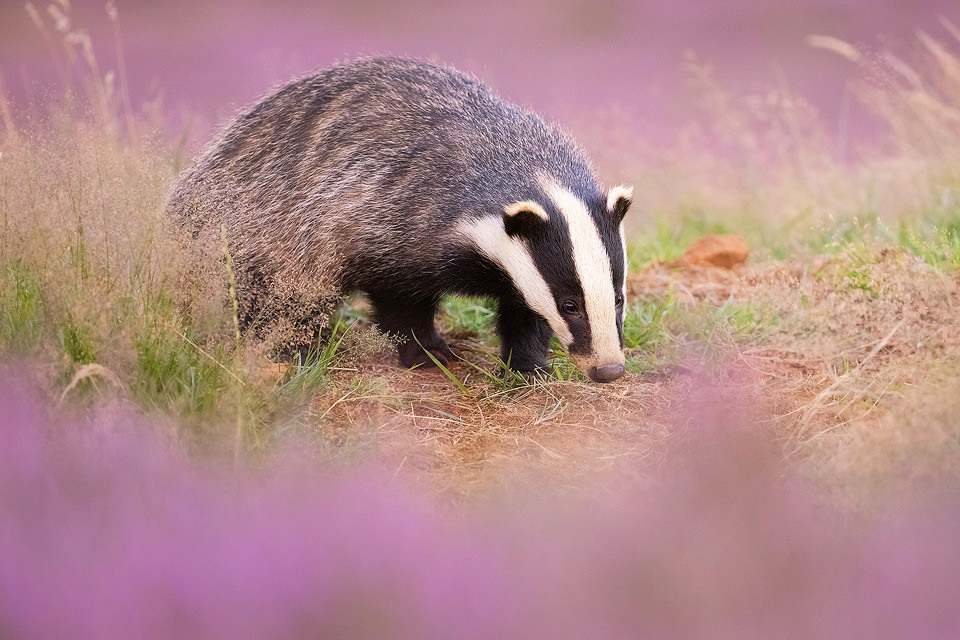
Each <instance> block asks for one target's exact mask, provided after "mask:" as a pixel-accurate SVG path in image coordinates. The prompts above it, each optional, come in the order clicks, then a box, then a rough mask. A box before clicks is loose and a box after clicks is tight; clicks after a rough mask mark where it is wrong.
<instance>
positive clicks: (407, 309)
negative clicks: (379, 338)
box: [369, 293, 453, 368]
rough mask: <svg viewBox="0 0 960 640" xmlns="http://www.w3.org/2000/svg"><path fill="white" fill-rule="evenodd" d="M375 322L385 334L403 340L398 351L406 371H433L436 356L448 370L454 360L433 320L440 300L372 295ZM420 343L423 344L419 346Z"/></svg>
mask: <svg viewBox="0 0 960 640" xmlns="http://www.w3.org/2000/svg"><path fill="white" fill-rule="evenodd" d="M369 297H370V302H371V303H372V304H373V310H374V322H376V323H377V325H378V326H379V327H380V330H381V331H383V332H384V333H386V334H388V335H390V336H393V337H396V338H400V340H401V343H400V345H399V346H398V347H397V352H398V354H399V355H400V364H402V365H403V366H405V367H411V368H412V367H416V366H421V367H433V366H435V364H436V363H434V361H433V359H431V358H430V356H429V355H427V352H430V354H432V355H433V357H434V358H436V359H437V360H438V361H439V362H440V364H442V365H443V366H447V365H448V364H450V362H451V361H452V360H453V352H452V351H450V348H449V347H448V346H447V343H446V342H444V340H443V338H442V337H440V334H439V333H438V332H437V327H436V325H435V324H434V322H433V318H434V316H435V315H436V313H437V306H438V305H439V303H440V301H439V300H438V299H429V300H417V299H413V298H406V297H402V296H396V295H387V294H375V293H371V294H370V296H369ZM418 342H419V344H418Z"/></svg>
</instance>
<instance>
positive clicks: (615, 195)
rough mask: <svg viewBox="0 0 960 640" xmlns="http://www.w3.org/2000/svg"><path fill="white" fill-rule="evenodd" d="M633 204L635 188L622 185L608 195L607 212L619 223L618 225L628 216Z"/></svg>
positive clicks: (614, 188) (611, 190)
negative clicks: (628, 210)
mask: <svg viewBox="0 0 960 640" xmlns="http://www.w3.org/2000/svg"><path fill="white" fill-rule="evenodd" d="M631 202H633V187H625V186H623V185H620V186H618V187H613V188H612V189H610V191H609V192H608V193H607V211H609V212H610V215H612V216H613V218H614V219H615V220H616V221H617V224H619V223H620V222H622V221H623V216H625V215H627V209H629V208H630V203H631Z"/></svg>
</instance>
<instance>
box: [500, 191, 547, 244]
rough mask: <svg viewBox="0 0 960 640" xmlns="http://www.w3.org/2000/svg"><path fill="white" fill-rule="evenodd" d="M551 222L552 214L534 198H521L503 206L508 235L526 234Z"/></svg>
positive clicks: (504, 225) (504, 224)
mask: <svg viewBox="0 0 960 640" xmlns="http://www.w3.org/2000/svg"><path fill="white" fill-rule="evenodd" d="M547 222H550V216H549V215H547V212H546V211H544V209H543V207H541V206H540V205H539V204H538V203H536V202H534V201H533V200H521V201H520V202H514V203H513V204H509V205H507V206H506V207H504V208H503V228H504V229H505V230H506V232H507V235H508V236H526V235H529V234H530V233H531V232H533V231H534V230H536V229H538V228H540V227H541V226H542V225H543V224H544V223H547Z"/></svg>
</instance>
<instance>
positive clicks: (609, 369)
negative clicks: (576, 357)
mask: <svg viewBox="0 0 960 640" xmlns="http://www.w3.org/2000/svg"><path fill="white" fill-rule="evenodd" d="M588 374H589V375H590V379H591V380H593V381H594V382H613V381H614V380H616V379H617V378H619V377H620V376H622V375H623V365H622V364H620V363H619V362H614V363H613V364H605V365H603V366H601V367H590V371H589V372H588Z"/></svg>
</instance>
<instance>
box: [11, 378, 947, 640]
mask: <svg viewBox="0 0 960 640" xmlns="http://www.w3.org/2000/svg"><path fill="white" fill-rule="evenodd" d="M0 388H2V389H3V391H0V406H3V407H4V409H5V410H4V412H3V415H2V416H0V438H2V440H3V442H4V446H3V447H0V637H3V638H5V639H6V638H11V639H16V638H32V639H33V638H58V637H70V638H78V639H83V638H147V639H149V638H199V637H202V638H231V639H238V638H239V639H242V638H306V637H330V638H334V637H364V638H376V637H384V638H454V637H455V638H638V637H639V638H646V637H649V638H851V637H870V638H884V637H890V638H903V637H918V638H920V637H924V638H926V637H930V638H933V637H937V638H943V637H957V634H958V632H960V609H958V607H956V606H955V600H956V594H958V593H960V590H958V588H960V575H958V572H957V571H956V569H957V567H958V566H960V545H958V544H957V540H958V539H960V536H958V534H960V512H958V511H957V509H956V508H953V509H952V510H941V511H940V513H939V514H938V515H937V516H936V517H933V516H930V515H919V514H918V515H916V517H914V518H907V517H906V514H901V515H902V516H903V518H901V520H900V521H899V524H897V523H893V522H886V523H873V525H872V526H870V527H867V526H863V525H860V526H856V527H855V526H853V525H850V524H848V523H846V522H845V521H844V520H843V519H842V518H841V517H840V516H841V514H836V513H833V512H831V511H828V510H825V509H822V508H818V507H817V506H816V504H815V503H814V502H813V501H811V500H810V499H808V497H807V492H806V491H804V489H803V486H802V485H801V484H798V483H795V482H792V481H790V480H784V479H783V478H781V477H779V476H781V475H782V469H778V468H777V466H776V464H775V458H774V457H772V456H771V454H770V452H769V450H768V447H767V446H766V443H764V442H763V441H762V439H760V438H758V437H757V436H756V434H755V433H752V432H751V431H750V430H749V429H745V428H743V426H745V425H740V426H737V425H735V424H732V423H731V421H732V419H733V418H734V417H735V413H733V412H730V411H728V412H726V413H724V412H722V411H712V412H710V413H703V412H701V410H700V409H695V410H694V411H693V412H692V413H691V415H690V416H689V417H688V422H690V423H693V422H696V423H699V424H706V423H707V422H709V420H707V416H708V415H709V416H710V420H712V421H713V423H712V424H713V425H714V426H713V427H711V428H709V429H705V428H702V429H699V430H695V431H696V432H695V433H694V435H693V436H692V437H691V444H689V445H688V446H686V447H684V448H682V450H680V451H678V452H675V453H674V455H673V456H672V459H673V463H671V464H670V465H668V468H667V469H665V470H664V471H663V472H662V474H661V475H660V476H658V477H657V478H656V479H655V482H654V483H653V486H652V487H647V488H639V487H636V486H633V487H631V486H624V487H623V489H622V490H621V491H620V492H619V493H617V495H616V497H614V498H602V499H601V498H594V499H591V500H586V499H583V498H575V497H571V496H569V495H563V494H562V493H560V492H557V493H556V495H554V496H552V497H550V498H548V499H546V500H544V499H543V498H542V496H541V498H540V500H539V502H537V503H536V504H534V503H533V501H532V500H526V499H523V498H521V497H520V496H513V497H512V498H510V499H508V500H506V501H505V502H504V503H502V504H499V505H497V506H495V507H492V508H488V509H486V510H480V509H476V510H468V511H467V512H466V513H464V514H461V515H462V516H463V517H459V518H457V523H453V522H450V521H449V519H445V518H444V517H442V515H441V514H440V512H439V511H438V510H437V509H436V508H435V507H433V506H431V504H430V502H429V501H428V500H426V499H424V498H420V497H417V496H416V495H414V494H413V493H412V492H410V491H405V490H403V489H401V488H400V487H398V486H397V485H396V484H395V483H393V482H392V481H391V480H390V479H388V478H386V477H384V476H383V474H382V473H381V472H379V471H377V470H374V469H372V468H357V469H352V470H349V471H347V472H339V473H332V472H329V471H321V470H317V469H315V468H314V469H310V468H308V467H306V466H305V465H302V464H297V463H293V462H288V463H285V464H281V463H277V464H274V465H271V466H270V467H269V468H267V469H266V470H255V469H248V468H241V469H236V470H233V469H221V468H217V467H215V466H210V465H203V464H201V463H198V462H196V461H192V460H189V459H187V458H186V457H185V456H183V455H182V454H181V453H179V452H178V449H177V448H176V446H173V445H170V444H168V443H164V442H162V440H161V439H160V438H158V437H156V435H155V433H154V432H152V431H151V429H150V428H149V427H146V426H144V425H143V424H142V421H140V420H137V419H134V418H132V417H130V416H127V417H126V418H124V417H123V414H122V412H121V413H120V414H117V415H119V416H120V417H117V415H114V416H113V417H109V416H100V417H98V418H97V419H96V420H93V421H81V420H73V421H70V420H66V419H51V418H50V417H48V416H47V415H45V414H44V412H42V411H41V410H40V409H39V408H38V406H39V405H38V404H37V402H36V401H35V400H32V399H31V397H32V396H31V394H30V393H29V392H27V391H25V390H24V389H23V388H22V387H19V386H18V385H17V384H16V383H14V382H10V381H7V384H4V385H0ZM705 397H706V398H707V399H709V395H708V394H705ZM701 409H702V407H701Z"/></svg>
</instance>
